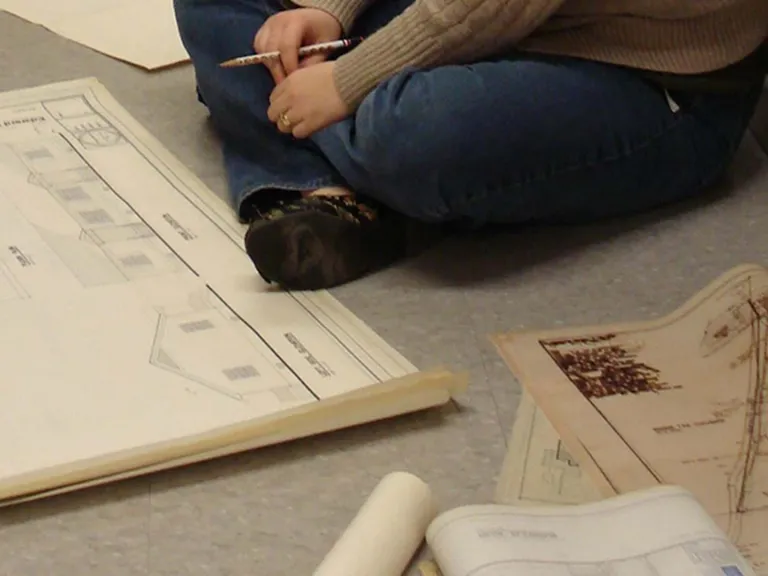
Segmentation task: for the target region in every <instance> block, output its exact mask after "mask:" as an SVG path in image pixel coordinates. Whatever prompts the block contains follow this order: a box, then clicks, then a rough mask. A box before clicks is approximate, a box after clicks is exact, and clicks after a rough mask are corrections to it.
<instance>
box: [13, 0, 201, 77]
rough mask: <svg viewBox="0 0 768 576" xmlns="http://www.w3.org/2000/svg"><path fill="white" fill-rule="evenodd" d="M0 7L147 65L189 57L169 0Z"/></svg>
mask: <svg viewBox="0 0 768 576" xmlns="http://www.w3.org/2000/svg"><path fill="white" fill-rule="evenodd" d="M0 10H5V11H7V12H10V13H11V14H15V15H16V16H19V17H20V18H23V19H24V20H28V21H30V22H33V23H35V24H40V25H41V26H44V27H45V28H47V29H49V30H50V31H51V32H54V33H56V34H58V35H59V36H62V37H64V38H67V39H68V40H72V41H74V42H77V43H78V44H82V45H84V46H87V47H89V48H91V49H93V50H96V51H97V52H101V53H103V54H106V55H107V56H111V57H112V58H116V59H118V60H123V61H125V62H129V63H131V64H135V65H136V66H139V67H141V68H145V69H147V70H156V69H159V68H165V67H168V66H172V65H175V64H180V63H183V62H186V61H187V60H188V59H189V56H188V54H187V52H186V50H185V49H184V46H183V45H182V43H181V39H180V38H179V34H178V30H177V26H176V18H175V14H174V10H173V0H0Z"/></svg>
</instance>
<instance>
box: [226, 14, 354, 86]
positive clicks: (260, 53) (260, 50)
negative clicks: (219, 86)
mask: <svg viewBox="0 0 768 576" xmlns="http://www.w3.org/2000/svg"><path fill="white" fill-rule="evenodd" d="M342 32H343V29H342V26H341V23H340V22H339V21H338V20H336V18H335V17H334V16H332V15H331V14H329V13H328V12H324V11H323V10H318V9H317V8H296V9H292V10H283V11H281V12H278V13H277V14H274V15H272V16H270V17H269V18H268V19H267V20H266V21H265V22H264V24H263V25H262V26H261V28H259V30H258V31H257V32H256V36H255V37H254V39H253V49H254V52H255V53H254V54H251V55H243V56H241V57H240V58H235V59H233V61H230V62H228V63H226V64H227V66H226V67H231V66H243V65H245V66H248V65H253V64H263V65H264V66H266V67H267V69H268V70H269V71H270V73H271V74H272V77H273V79H274V81H275V84H280V83H281V82H282V81H283V80H285V79H286V78H287V77H288V76H289V75H290V74H292V73H294V72H295V71H297V70H298V69H299V68H306V67H307V66H311V65H313V64H319V63H320V62H323V61H324V60H326V59H327V57H328V55H329V54H330V52H331V51H332V50H334V48H333V47H334V46H338V45H339V44H334V43H336V42H344V40H342V38H341V36H342ZM352 43H354V41H350V45H351V44H352ZM318 45H319V46H318ZM341 46H343V45H341ZM222 65H223V64H222Z"/></svg>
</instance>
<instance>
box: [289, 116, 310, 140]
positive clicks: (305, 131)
mask: <svg viewBox="0 0 768 576" xmlns="http://www.w3.org/2000/svg"><path fill="white" fill-rule="evenodd" d="M313 132H314V130H313V129H312V126H311V124H310V123H309V122H307V121H305V120H302V121H301V122H299V123H297V124H296V125H292V126H291V134H293V137H294V138H297V139H299V140H303V139H304V138H308V137H309V136H311V135H312V133H313Z"/></svg>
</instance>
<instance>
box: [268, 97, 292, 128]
mask: <svg viewBox="0 0 768 576" xmlns="http://www.w3.org/2000/svg"><path fill="white" fill-rule="evenodd" d="M290 108H291V103H290V101H289V100H288V98H285V97H283V98H275V99H274V100H272V101H270V104H269V108H267V118H269V121H270V122H277V120H278V119H279V117H280V114H282V113H284V112H286V111H287V110H290Z"/></svg>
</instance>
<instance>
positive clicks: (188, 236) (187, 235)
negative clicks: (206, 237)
mask: <svg viewBox="0 0 768 576" xmlns="http://www.w3.org/2000/svg"><path fill="white" fill-rule="evenodd" d="M163 220H165V221H166V222H167V223H168V225H169V226H170V227H171V228H173V229H174V230H176V232H178V234H179V236H181V237H182V238H184V240H187V241H189V240H194V239H195V238H197V236H195V235H194V234H193V233H192V232H190V231H189V230H187V229H186V228H184V226H182V225H181V224H179V221H178V220H176V219H175V218H174V217H173V216H171V215H170V214H168V213H167V212H166V213H165V214H163Z"/></svg>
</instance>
